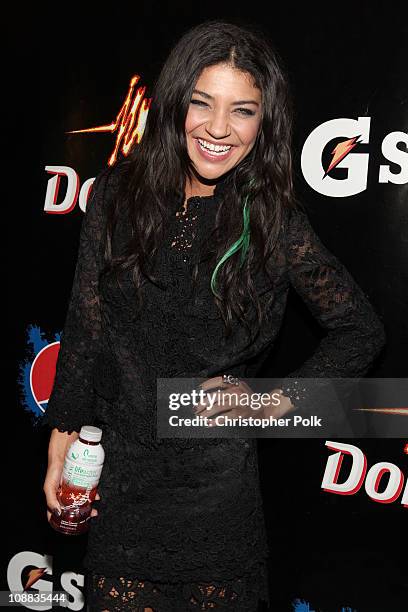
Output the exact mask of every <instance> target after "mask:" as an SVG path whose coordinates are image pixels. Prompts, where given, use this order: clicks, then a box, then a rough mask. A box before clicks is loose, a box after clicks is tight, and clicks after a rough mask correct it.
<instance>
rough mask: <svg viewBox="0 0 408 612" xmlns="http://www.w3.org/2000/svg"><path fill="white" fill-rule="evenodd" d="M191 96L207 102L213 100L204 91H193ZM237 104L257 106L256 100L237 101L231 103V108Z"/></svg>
mask: <svg viewBox="0 0 408 612" xmlns="http://www.w3.org/2000/svg"><path fill="white" fill-rule="evenodd" d="M193 94H198V95H199V96H202V97H203V98H206V99H207V100H214V98H213V96H210V94H208V93H206V92H205V91H200V90H199V89H194V90H193ZM239 104H255V105H256V106H259V102H257V101H256V100H237V101H236V102H233V103H232V105H233V106H237V105H239Z"/></svg>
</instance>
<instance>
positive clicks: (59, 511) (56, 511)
mask: <svg viewBox="0 0 408 612" xmlns="http://www.w3.org/2000/svg"><path fill="white" fill-rule="evenodd" d="M53 512H54V514H57V515H58V516H61V510H60V509H59V508H54V510H53Z"/></svg>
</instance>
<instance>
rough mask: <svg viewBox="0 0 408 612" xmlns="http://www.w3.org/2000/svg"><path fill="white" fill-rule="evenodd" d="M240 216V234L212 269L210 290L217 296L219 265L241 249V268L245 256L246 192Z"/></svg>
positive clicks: (247, 232) (247, 238)
mask: <svg viewBox="0 0 408 612" xmlns="http://www.w3.org/2000/svg"><path fill="white" fill-rule="evenodd" d="M253 183H254V179H251V180H250V181H249V183H248V185H249V186H251V185H253ZM242 216H243V229H242V234H241V235H240V237H239V238H238V240H237V241H236V242H234V244H232V245H231V246H230V248H229V249H228V251H226V252H225V253H224V255H223V256H222V257H221V259H220V260H219V262H218V263H217V265H216V266H215V268H214V271H213V273H212V276H211V290H212V292H213V294H214V295H215V296H217V297H218V298H221V296H220V295H219V293H217V289H216V277H217V274H218V271H219V269H220V267H221V266H222V265H223V263H225V261H226V260H227V259H228V258H229V257H231V255H233V254H234V253H236V252H237V251H239V250H240V251H241V258H240V267H241V268H242V266H243V265H244V262H245V257H246V255H247V252H248V249H249V242H250V237H251V231H250V219H249V194H247V195H246V196H245V199H244V204H243V207H242Z"/></svg>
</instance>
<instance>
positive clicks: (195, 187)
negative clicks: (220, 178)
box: [185, 177, 215, 202]
mask: <svg viewBox="0 0 408 612" xmlns="http://www.w3.org/2000/svg"><path fill="white" fill-rule="evenodd" d="M214 190H215V184H212V185H206V184H204V183H201V182H200V181H199V180H198V179H197V178H196V177H192V179H187V180H186V187H185V202H187V200H188V198H191V197H193V196H211V195H213V194H214Z"/></svg>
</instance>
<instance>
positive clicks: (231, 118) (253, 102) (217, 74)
mask: <svg viewBox="0 0 408 612" xmlns="http://www.w3.org/2000/svg"><path fill="white" fill-rule="evenodd" d="M261 99H262V94H261V91H260V90H259V89H258V87H256V86H255V84H254V81H253V78H252V77H251V75H250V74H247V73H244V72H242V71H241V70H238V69H236V68H234V66H233V65H232V64H227V63H226V64H216V65H215V66H209V67H207V68H205V69H204V70H203V72H202V73H201V75H200V77H199V79H198V81H197V83H196V85H195V88H194V90H193V95H192V98H191V102H190V107H189V109H188V113H187V118H186V138H187V150H188V154H189V157H190V159H191V161H192V163H193V165H194V169H195V171H196V173H197V174H198V175H199V176H200V177H202V178H204V179H206V180H207V181H211V180H214V179H218V178H219V177H220V175H223V174H226V173H227V172H229V171H230V170H231V169H232V168H234V167H235V166H236V165H237V164H239V162H240V161H241V160H242V159H244V157H246V156H247V155H248V153H250V151H251V150H252V148H253V147H254V145H255V142H256V139H257V137H258V134H259V131H260V127H261V119H262V107H261V104H262V102H261ZM213 191H214V187H213V186H212V185H204V184H203V183H201V182H200V180H199V178H198V177H197V176H193V177H192V180H191V181H190V183H189V185H188V193H190V194H193V193H194V194H197V195H199V194H202V195H209V194H211V193H212V192H213Z"/></svg>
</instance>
